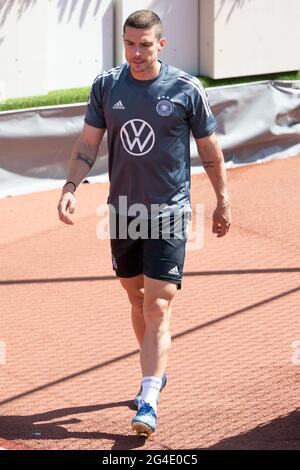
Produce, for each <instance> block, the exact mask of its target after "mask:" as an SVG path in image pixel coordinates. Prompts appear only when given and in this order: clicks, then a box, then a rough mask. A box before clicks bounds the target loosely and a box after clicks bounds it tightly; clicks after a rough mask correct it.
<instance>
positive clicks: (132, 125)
mask: <svg viewBox="0 0 300 470" xmlns="http://www.w3.org/2000/svg"><path fill="white" fill-rule="evenodd" d="M120 136H121V140H122V144H123V147H124V149H125V150H126V152H128V153H130V155H134V156H137V157H138V156H141V155H146V154H147V153H149V152H150V150H151V149H152V148H153V145H154V143H155V134H154V131H153V129H152V127H151V126H150V124H148V122H146V121H143V119H130V121H127V122H125V124H124V125H123V126H122V128H121V131H120Z"/></svg>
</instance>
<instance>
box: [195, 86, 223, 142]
mask: <svg viewBox="0 0 300 470" xmlns="http://www.w3.org/2000/svg"><path fill="white" fill-rule="evenodd" d="M188 122H189V125H190V128H191V131H192V133H193V136H194V137H195V138H196V139H199V138H201V137H207V136H209V135H210V134H212V133H213V132H214V131H215V130H216V129H217V121H216V119H215V117H214V115H213V113H212V111H211V109H210V106H209V103H208V97H207V93H206V91H205V89H204V88H203V86H202V85H201V83H200V82H199V84H198V83H197V84H196V85H194V86H193V93H192V95H191V96H190V108H189V111H188Z"/></svg>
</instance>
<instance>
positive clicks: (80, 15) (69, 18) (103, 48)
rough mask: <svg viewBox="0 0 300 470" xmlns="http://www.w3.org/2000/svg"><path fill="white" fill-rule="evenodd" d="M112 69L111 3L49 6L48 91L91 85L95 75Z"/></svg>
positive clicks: (60, 1)
mask: <svg viewBox="0 0 300 470" xmlns="http://www.w3.org/2000/svg"><path fill="white" fill-rule="evenodd" d="M43 1H44V0H43ZM112 66H113V4H112V2H111V0H101V1H99V0H97V1H96V0H90V1H83V0H81V1H77V2H74V0H72V1H71V0H55V1H53V0H52V1H51V2H49V6H48V73H47V76H48V83H47V86H48V89H49V90H56V89H60V88H62V89H63V88H73V87H81V86H87V85H90V84H91V83H92V82H93V80H94V78H95V77H96V75H98V74H99V73H100V72H101V71H102V70H104V69H107V68H110V67H112ZM62 72H63V73H62Z"/></svg>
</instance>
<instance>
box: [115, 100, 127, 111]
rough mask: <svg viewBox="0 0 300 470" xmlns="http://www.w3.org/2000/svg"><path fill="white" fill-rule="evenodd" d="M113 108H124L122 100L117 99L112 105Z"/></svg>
mask: <svg viewBox="0 0 300 470" xmlns="http://www.w3.org/2000/svg"><path fill="white" fill-rule="evenodd" d="M113 109H125V106H124V105H123V103H122V101H121V100H119V101H118V102H117V103H116V104H114V105H113Z"/></svg>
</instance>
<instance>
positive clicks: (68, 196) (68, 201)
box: [57, 191, 76, 225]
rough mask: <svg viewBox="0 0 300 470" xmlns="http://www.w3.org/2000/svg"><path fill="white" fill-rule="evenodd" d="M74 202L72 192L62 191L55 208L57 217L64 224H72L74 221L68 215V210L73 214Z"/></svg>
mask: <svg viewBox="0 0 300 470" xmlns="http://www.w3.org/2000/svg"><path fill="white" fill-rule="evenodd" d="M75 203H76V199H75V196H74V194H73V193H72V192H70V191H68V192H63V193H62V195H61V198H60V200H59V203H58V206H57V210H58V216H59V219H60V220H61V221H62V222H64V223H65V224H68V225H74V222H73V221H72V220H71V219H70V217H69V216H68V212H69V213H70V214H74V210H75Z"/></svg>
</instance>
